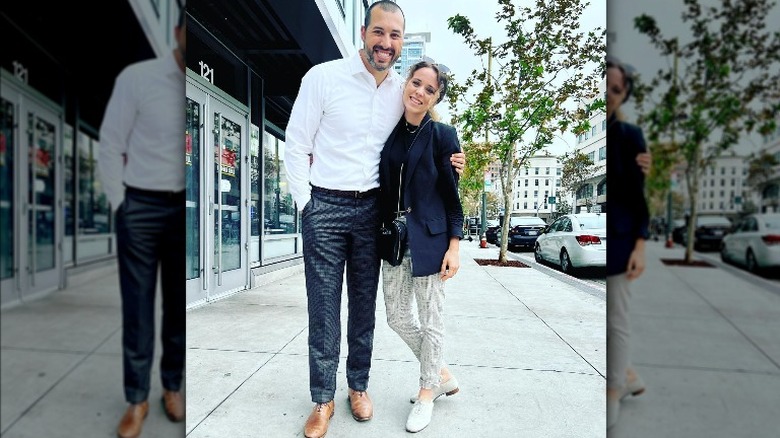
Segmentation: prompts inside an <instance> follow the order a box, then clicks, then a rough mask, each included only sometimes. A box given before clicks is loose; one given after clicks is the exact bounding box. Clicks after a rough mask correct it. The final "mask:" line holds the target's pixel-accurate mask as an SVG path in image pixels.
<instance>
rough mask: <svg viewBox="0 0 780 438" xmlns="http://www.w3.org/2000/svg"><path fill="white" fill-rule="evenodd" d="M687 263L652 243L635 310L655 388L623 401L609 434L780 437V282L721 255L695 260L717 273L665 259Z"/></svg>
mask: <svg viewBox="0 0 780 438" xmlns="http://www.w3.org/2000/svg"><path fill="white" fill-rule="evenodd" d="M683 255H684V249H683V248H682V247H681V246H679V245H678V246H675V248H673V249H666V248H664V247H663V242H648V244H647V270H646V271H645V273H644V274H643V275H642V276H641V277H640V278H639V279H637V280H636V281H635V283H634V284H633V286H632V299H631V304H630V306H631V307H630V314H631V318H632V331H633V333H632V335H633V340H632V348H633V350H632V358H633V362H634V364H635V367H636V369H637V371H638V372H639V374H640V375H641V376H642V378H643V380H644V381H645V384H646V385H647V390H646V392H645V393H644V394H642V395H640V396H639V397H636V398H632V397H629V398H628V399H627V400H626V401H625V402H624V403H622V405H621V414H620V421H619V423H618V424H617V425H616V426H615V427H614V428H612V429H610V433H609V436H610V437H612V438H623V437H625V438H628V437H631V438H644V437H654V438H655V437H692V438H696V437H708V438H711V437H756V438H764V437H776V436H779V435H778V431H780V416H779V415H778V414H780V410H778V402H780V287H778V284H780V283H777V282H773V281H768V280H765V279H763V278H760V277H754V276H751V275H750V274H746V273H744V272H743V271H741V270H739V268H735V267H732V266H729V265H724V264H722V263H720V261H719V259H718V257H717V253H709V254H699V253H696V257H695V258H696V259H699V260H706V261H708V262H710V263H711V264H713V266H714V267H712V268H705V267H680V266H669V265H666V264H664V263H662V261H661V259H662V258H670V259H681V258H682V257H683ZM607 293H609V291H608V292H607Z"/></svg>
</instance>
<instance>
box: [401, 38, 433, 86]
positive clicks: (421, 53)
mask: <svg viewBox="0 0 780 438" xmlns="http://www.w3.org/2000/svg"><path fill="white" fill-rule="evenodd" d="M430 42H431V33H430V32H418V33H407V34H405V35H404V46H403V49H401V57H400V58H398V61H396V63H395V65H393V68H394V69H395V71H396V72H397V73H398V74H399V75H401V77H406V75H407V74H408V73H409V67H411V66H412V65H414V64H416V63H418V62H420V61H422V60H423V59H425V43H430Z"/></svg>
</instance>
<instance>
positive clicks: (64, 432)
mask: <svg viewBox="0 0 780 438" xmlns="http://www.w3.org/2000/svg"><path fill="white" fill-rule="evenodd" d="M157 296H158V315H159V302H160V300H159V296H160V294H159V292H158V294H157ZM0 321H1V325H2V332H1V334H2V336H1V337H0V339H1V343H2V348H0V352H1V353H2V373H1V375H2V377H1V378H0V392H2V406H1V409H0V435H1V436H2V437H3V438H42V437H45V438H60V437H62V438H66V437H67V438H70V437H116V427H117V425H118V424H119V420H120V418H121V417H122V414H124V412H125V409H126V407H127V404H126V403H125V400H124V392H123V388H122V323H121V307H120V294H119V280H118V277H117V269H116V263H115V262H114V263H111V264H110V265H108V266H106V267H104V268H100V269H97V270H95V271H91V272H88V273H84V274H80V275H78V276H76V277H74V278H71V279H70V280H69V285H68V287H67V288H66V289H63V290H59V291H55V292H53V293H51V294H50V295H48V296H46V297H43V298H40V299H36V300H34V301H30V302H28V303H25V304H22V305H18V306H15V307H12V308H8V309H4V310H3V311H2V313H1V314H0ZM157 327H158V330H159V327H160V325H159V322H158V325H157ZM158 333H159V331H158ZM159 338H160V337H159V335H158V336H156V339H157V345H156V347H155V366H154V367H153V369H152V377H151V379H152V380H151V388H152V389H151V394H150V397H149V415H148V417H147V419H146V422H145V423H144V428H143V435H142V436H143V437H145V438H171V437H177V436H178V437H181V436H184V423H171V422H170V421H168V419H167V418H166V417H165V413H164V411H163V408H162V404H161V402H160V397H162V387H161V385H160V377H159V363H160V351H161V350H160V345H159Z"/></svg>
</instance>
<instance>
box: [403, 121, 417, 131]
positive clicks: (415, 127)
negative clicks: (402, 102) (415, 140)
mask: <svg viewBox="0 0 780 438" xmlns="http://www.w3.org/2000/svg"><path fill="white" fill-rule="evenodd" d="M404 123H406V132H408V133H409V134H414V133H415V132H417V130H418V129H420V127H419V126H414V125H410V124H409V122H407V121H406V119H404ZM412 127H414V129H410V128H412Z"/></svg>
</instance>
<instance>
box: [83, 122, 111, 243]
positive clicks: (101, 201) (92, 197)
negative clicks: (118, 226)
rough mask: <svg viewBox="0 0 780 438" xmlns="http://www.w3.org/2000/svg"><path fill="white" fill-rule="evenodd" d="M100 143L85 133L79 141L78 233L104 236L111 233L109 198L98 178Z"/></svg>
mask: <svg viewBox="0 0 780 438" xmlns="http://www.w3.org/2000/svg"><path fill="white" fill-rule="evenodd" d="M99 147H100V146H99V143H98V142H97V140H95V139H94V138H91V137H90V136H88V135H87V134H85V133H83V132H79V141H78V166H79V167H78V180H79V183H78V190H79V205H78V212H79V215H78V218H79V219H78V233H79V234H80V235H87V234H102V233H108V232H110V231H111V229H110V223H109V211H110V209H109V206H108V198H107V197H106V195H105V193H103V189H102V187H101V184H100V179H99V178H98V177H97V163H98V162H97V157H98V148H99Z"/></svg>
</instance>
